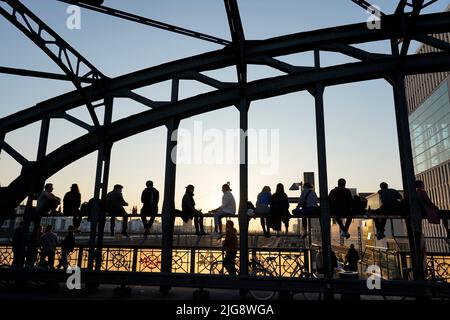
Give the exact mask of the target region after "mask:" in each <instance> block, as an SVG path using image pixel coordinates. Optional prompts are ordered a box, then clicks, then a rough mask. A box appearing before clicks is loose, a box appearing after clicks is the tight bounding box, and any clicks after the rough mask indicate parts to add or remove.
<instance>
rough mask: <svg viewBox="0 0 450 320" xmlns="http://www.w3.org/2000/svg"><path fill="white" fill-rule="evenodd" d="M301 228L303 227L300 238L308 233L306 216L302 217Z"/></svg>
mask: <svg viewBox="0 0 450 320" xmlns="http://www.w3.org/2000/svg"><path fill="white" fill-rule="evenodd" d="M302 229H303V234H302V238H303V239H305V238H306V236H307V235H308V218H306V217H303V218H302Z"/></svg>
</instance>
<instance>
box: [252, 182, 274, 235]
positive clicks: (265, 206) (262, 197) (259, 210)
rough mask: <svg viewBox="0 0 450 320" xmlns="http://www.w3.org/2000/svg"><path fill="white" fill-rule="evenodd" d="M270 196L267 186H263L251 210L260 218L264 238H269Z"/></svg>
mask: <svg viewBox="0 0 450 320" xmlns="http://www.w3.org/2000/svg"><path fill="white" fill-rule="evenodd" d="M271 199H272V194H271V192H270V187H269V186H264V187H263V189H262V190H261V192H260V193H259V194H258V197H257V199H256V207H254V208H251V209H252V210H254V213H256V214H257V215H259V216H260V219H261V227H262V230H263V233H264V236H265V237H266V238H270V226H269V224H268V217H269V216H270V201H271Z"/></svg>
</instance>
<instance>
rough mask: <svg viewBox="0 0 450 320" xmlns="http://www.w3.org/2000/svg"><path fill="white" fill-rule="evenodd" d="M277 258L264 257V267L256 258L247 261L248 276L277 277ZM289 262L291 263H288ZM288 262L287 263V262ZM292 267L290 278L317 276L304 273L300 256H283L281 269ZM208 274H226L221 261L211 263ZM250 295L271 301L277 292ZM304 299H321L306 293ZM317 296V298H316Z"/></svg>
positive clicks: (255, 292) (266, 291)
mask: <svg viewBox="0 0 450 320" xmlns="http://www.w3.org/2000/svg"><path fill="white" fill-rule="evenodd" d="M277 259H278V257H271V256H269V257H266V258H265V262H266V264H267V265H266V266H264V263H262V262H261V261H260V260H258V258H257V257H252V259H251V260H250V261H249V263H250V266H251V271H250V276H254V277H273V276H277V272H276V270H277V264H276V260H277ZM289 260H291V261H289ZM288 261H289V262H288ZM291 267H293V270H292V272H290V277H298V278H314V279H315V278H317V275H316V274H315V273H310V272H308V271H306V268H305V266H304V264H303V262H302V261H301V255H286V256H284V262H283V268H284V269H285V270H289V268H291ZM210 273H211V274H221V275H226V274H228V273H227V271H226V269H225V268H224V266H223V260H217V261H215V262H213V263H212V264H211V266H210ZM249 293H250V295H251V296H252V297H253V298H254V299H256V300H263V301H264V300H270V299H272V298H273V297H274V296H275V294H276V293H277V291H273V290H249ZM301 293H302V294H303V296H304V297H305V299H308V300H320V299H321V293H306V292H301ZM317 295H318V296H317Z"/></svg>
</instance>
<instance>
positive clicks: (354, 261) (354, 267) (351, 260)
mask: <svg viewBox="0 0 450 320" xmlns="http://www.w3.org/2000/svg"><path fill="white" fill-rule="evenodd" d="M358 261H359V253H358V251H357V250H356V249H355V245H354V244H353V243H352V244H351V245H350V249H348V252H347V255H346V256H345V262H346V263H347V271H354V272H357V271H358Z"/></svg>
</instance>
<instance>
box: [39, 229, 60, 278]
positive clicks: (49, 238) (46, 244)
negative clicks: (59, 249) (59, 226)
mask: <svg viewBox="0 0 450 320" xmlns="http://www.w3.org/2000/svg"><path fill="white" fill-rule="evenodd" d="M41 243H42V253H41V260H40V264H41V265H42V266H47V267H48V268H49V269H53V268H54V264H55V250H56V245H57V244H58V237H57V236H56V234H55V233H54V232H53V226H52V225H48V226H47V228H45V233H44V234H43V235H42V236H41ZM45 259H47V261H46V260H45Z"/></svg>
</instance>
